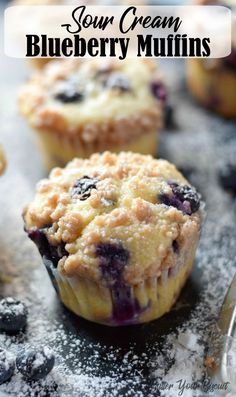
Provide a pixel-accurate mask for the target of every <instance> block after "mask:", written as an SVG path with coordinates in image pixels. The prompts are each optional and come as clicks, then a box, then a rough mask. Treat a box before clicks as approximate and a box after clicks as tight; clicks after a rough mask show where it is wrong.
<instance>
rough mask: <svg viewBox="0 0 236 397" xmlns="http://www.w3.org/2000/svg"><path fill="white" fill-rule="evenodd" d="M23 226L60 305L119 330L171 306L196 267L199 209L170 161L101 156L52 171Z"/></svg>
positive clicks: (196, 198)
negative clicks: (48, 276)
mask: <svg viewBox="0 0 236 397" xmlns="http://www.w3.org/2000/svg"><path fill="white" fill-rule="evenodd" d="M24 222H25V230H26V232H27V233H28V236H29V237H30V239H31V240H33V242H34V243H35V244H36V245H37V247H38V249H39V252H40V254H41V256H42V258H43V262H44V264H45V266H46V268H47V270H48V273H49V275H50V277H51V280H52V282H53V285H54V287H55V289H56V291H57V292H58V294H59V296H60V299H61V300H62V302H63V303H64V304H65V306H67V307H68V308H69V309H70V310H72V311H73V312H74V313H76V314H77V315H79V316H81V317H84V318H86V319H88V320H91V321H94V322H98V323H102V324H107V325H111V326H112V325H113V326H117V325H126V324H135V323H143V322H147V321H150V320H153V319H156V318H158V317H160V316H162V315H163V314H164V313H166V312H168V311H169V310H170V309H171V307H172V305H173V304H174V302H175V301H176V299H177V297H178V295H179V293H180V290H181V288H182V286H183V285H184V283H185V281H186V279H187V277H188V275H189V273H190V272H191V269H192V265H193V260H194V256H195V250H196V247H197V244H198V239H199V231H200V227H201V223H202V206H201V200H200V197H199V194H198V193H197V191H196V190H195V189H194V187H192V186H191V185H190V184H189V183H188V182H187V180H186V179H185V178H184V177H183V176H182V175H181V174H180V173H179V172H178V171H177V169H176V168H175V166H174V165H172V164H170V163H168V162H167V161H165V160H155V159H153V158H152V157H151V156H144V155H140V154H134V153H131V152H128V153H127V152H122V153H120V154H119V155H117V154H114V153H110V152H105V153H103V154H101V155H100V154H94V155H93V156H91V157H90V158H89V159H87V160H82V159H75V160H73V161H72V162H70V163H69V164H68V165H67V166H66V167H65V168H64V169H61V168H55V169H54V170H52V171H51V174H50V176H49V179H45V180H42V181H41V182H40V183H39V185H38V187H37V193H36V196H35V198H34V200H33V202H31V203H30V204H29V205H28V206H27V207H26V208H25V210H24Z"/></svg>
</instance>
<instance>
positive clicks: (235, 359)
mask: <svg viewBox="0 0 236 397" xmlns="http://www.w3.org/2000/svg"><path fill="white" fill-rule="evenodd" d="M235 320H236V275H235V276H234V278H233V280H232V282H231V284H230V287H229V289H228V291H227V294H226V296H225V299H224V302H223V305H222V308H221V311H220V314H219V318H218V321H217V325H216V330H217V333H218V336H219V337H220V343H218V344H217V346H215V340H212V341H211V353H212V355H213V357H214V359H215V360H216V362H217V365H215V366H214V365H213V366H212V367H211V368H208V373H209V375H210V376H211V377H212V378H214V380H216V381H217V382H229V383H230V389H232V390H234V391H235V390H236V335H235V328H236V324H235Z"/></svg>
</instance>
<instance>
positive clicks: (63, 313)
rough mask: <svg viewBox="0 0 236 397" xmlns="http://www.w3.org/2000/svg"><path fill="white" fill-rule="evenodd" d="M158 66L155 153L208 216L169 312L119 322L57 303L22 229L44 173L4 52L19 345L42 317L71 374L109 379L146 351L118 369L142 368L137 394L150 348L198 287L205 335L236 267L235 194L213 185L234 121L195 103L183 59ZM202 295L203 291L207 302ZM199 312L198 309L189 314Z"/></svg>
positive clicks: (1, 222) (6, 230) (5, 264)
mask: <svg viewBox="0 0 236 397" xmlns="http://www.w3.org/2000/svg"><path fill="white" fill-rule="evenodd" d="M162 63H164V71H165V74H166V80H167V82H168V85H169V86H170V91H171V102H172V105H173V106H174V114H175V123H174V125H175V127H174V128H172V129H171V130H169V131H165V132H164V133H163V134H162V137H161V148H160V151H159V155H160V156H161V157H164V158H167V159H169V160H170V161H173V162H174V163H176V165H177V166H179V167H180V168H181V169H183V170H184V173H186V175H187V174H188V175H190V180H191V182H192V183H193V184H194V185H195V186H196V188H197V189H198V190H199V192H200V193H201V194H202V196H203V198H204V200H205V201H206V205H207V212H208V217H207V221H206V223H205V226H204V229H203V233H202V239H201V244H200V247H199V251H198V255H197V260H196V265H195V268H194V271H193V273H192V275H191V277H190V278H189V280H188V282H187V284H186V286H185V288H184V290H183V292H182V294H181V297H180V298H179V300H178V303H177V305H176V306H175V308H174V309H173V311H172V312H171V313H169V314H168V315H166V316H164V317H163V318H161V319H159V320H157V321H154V322H152V323H150V324H145V325H140V326H132V327H128V328H121V329H120V328H119V329H116V328H107V327H103V326H99V325H95V324H92V323H89V322H87V321H84V320H82V319H79V318H76V317H75V316H73V315H72V314H70V313H69V312H68V311H67V310H66V309H65V308H64V307H62V305H61V304H60V303H59V301H58V300H57V298H56V295H55V292H54V290H53V288H52V286H51V284H50V280H49V278H48V276H47V273H46V270H45V269H44V267H43V265H42V264H41V260H40V257H39V255H38V253H37V251H36V248H35V246H34V245H33V244H32V242H31V241H30V240H29V239H28V238H27V236H26V234H25V233H24V231H23V222H22V220H21V211H22V208H23V206H24V205H25V204H26V203H27V202H28V201H29V200H31V199H32V197H33V195H34V188H35V183H36V182H37V181H38V180H39V179H41V178H42V177H45V176H46V171H45V169H44V168H43V166H42V163H41V158H40V155H39V152H38V150H37V146H36V144H35V142H34V136H33V134H32V133H31V131H30V130H29V129H28V128H27V127H26V125H25V123H24V121H23V120H22V119H21V118H20V117H19V116H18V114H17V110H16V92H17V90H18V88H19V85H20V84H21V83H22V82H24V80H25V79H26V77H27V75H28V73H29V69H28V68H27V65H26V64H25V62H24V61H20V60H15V59H8V58H6V57H3V56H1V80H2V81H1V97H0V119H1V131H0V141H1V142H2V143H3V145H4V148H5V150H6V155H7V160H8V168H7V170H6V173H5V174H4V176H2V177H1V178H0V208H1V209H0V211H1V216H0V265H1V268H0V272H1V279H2V281H1V284H0V291H1V295H3V296H6V295H13V296H15V297H18V298H20V299H23V300H24V301H26V302H27V303H28V305H29V308H30V313H29V325H28V330H27V332H26V334H25V335H24V336H23V337H22V340H21V341H23V342H24V341H27V343H30V342H32V343H35V340H36V339H37V341H40V333H39V334H38V335H37V337H35V322H36V319H37V321H39V320H40V319H42V322H43V321H45V322H47V326H48V333H49V334H50V324H53V326H55V324H61V327H62V328H63V335H64V334H66V335H67V343H66V344H65V347H63V346H64V345H63V343H61V341H60V336H59V337H58V335H57V337H56V338H52V339H51V341H50V338H49V342H48V343H49V344H51V347H52V348H54V347H55V348H57V350H58V349H59V348H58V346H59V345H60V343H61V346H60V351H61V354H62V355H64V357H65V361H66V362H67V365H68V367H69V368H70V369H71V370H72V372H73V371H74V370H75V369H76V366H78V360H79V362H80V367H81V368H82V371H83V372H84V373H86V374H88V375H95V376H105V375H108V376H109V375H111V376H112V375H113V374H114V371H117V374H118V373H119V367H120V363H121V362H123V358H124V356H125V354H126V353H127V352H129V351H130V349H132V352H133V353H134V354H137V356H138V357H141V356H142V354H143V353H145V354H146V356H145V358H142V359H141V358H140V360H139V359H138V360H137V363H136V364H133V365H132V370H131V372H129V371H128V366H127V372H126V373H124V372H123V373H121V374H120V377H121V379H124V378H127V379H128V380H129V379H133V378H134V377H135V376H136V375H137V374H139V371H141V373H142V378H141V379H142V380H141V381H140V380H139V381H137V382H136V383H135V386H132V392H131V395H132V396H136V395H137V392H141V391H142V392H143V393H144V395H150V396H151V395H155V396H158V395H159V393H158V387H157V386H156V385H155V381H154V380H153V379H151V378H150V377H149V372H150V368H149V367H150V362H151V360H152V358H153V357H154V356H155V354H156V349H157V346H159V348H160V349H162V340H164V339H163V338H164V337H165V335H167V334H168V333H169V332H170V330H175V329H176V328H177V327H178V326H181V325H183V324H185V323H187V322H188V320H189V319H190V318H191V316H192V315H193V314H194V313H195V309H196V307H197V305H198V304H199V302H200V301H201V297H202V294H205V295H204V296H205V298H204V299H205V301H204V303H203V307H204V310H206V311H207V318H206V319H205V324H202V318H200V317H199V328H203V327H204V329H206V331H204V332H206V333H207V332H208V331H207V328H208V326H209V325H210V324H211V323H212V322H213V321H214V320H215V318H216V315H217V311H218V309H219V307H220V305H221V303H222V299H223V296H224V293H225V290H226V288H227V286H228V284H229V281H230V279H231V278H232V275H233V273H234V271H235V270H234V269H235V263H234V258H235V256H236V228H235V224H236V211H235V210H236V206H235V203H236V200H235V198H234V196H232V195H231V194H229V193H228V192H225V191H224V190H223V189H222V188H221V186H220V185H219V183H218V179H217V164H218V162H219V161H221V160H224V159H226V158H227V157H228V155H229V153H231V152H232V151H233V150H235V149H236V125H235V123H234V122H232V121H228V120H223V119H221V118H220V117H218V116H216V115H214V114H212V113H209V112H207V111H205V110H204V109H201V108H200V107H199V106H198V105H197V104H196V103H195V102H194V101H193V100H192V99H191V98H190V96H189V94H188V93H187V91H186V88H185V84H184V63H183V62H182V61H179V60H178V61H173V60H167V61H165V62H162ZM188 175H187V176H188ZM206 267H208V269H206ZM204 268H205V270H204ZM210 269H211V270H210ZM209 286H211V288H209ZM206 295H207V296H208V295H209V297H208V299H209V302H211V304H210V303H209V305H208V303H207V299H206ZM204 305H205V306H204ZM197 313H198V311H196V316H197V315H198V314H197ZM194 315H195V314H194ZM196 321H198V318H197V317H196ZM53 326H52V327H53ZM196 328H197V327H196ZM31 338H32V340H31ZM44 339H45V335H44V334H42V343H44ZM76 339H78V340H80V341H81V343H82V345H83V349H79V348H78V355H77V359H76V360H75V359H74V358H73V359H71V358H70V356H68V357H66V355H67V353H68V352H69V351H71V349H73V353H74V354H76V347H74V341H75V340H76ZM157 343H158V345H157ZM54 344H55V346H54ZM94 351H97V352H98V354H97V356H96V357H94V360H93V362H92V363H91V365H89V364H88V363H89V362H90V361H89V358H90V357H92V356H93V354H94ZM111 352H113V355H111V354H110V353H111ZM108 353H109V355H108ZM110 357H113V359H111V358H110ZM72 389H73V387H72ZM128 389H129V386H128V383H127V386H126V387H124V388H123V389H121V390H120V392H119V395H125V393H126V391H127V390H128ZM70 393H71V394H70V395H77V394H76V392H74V393H75V394H73V390H72V391H71V392H70ZM132 393H133V394H132ZM13 395H15V394H13ZM48 395H51V394H50V393H49V394H48ZM56 395H60V394H56ZM91 395H92V394H91ZM104 395H105V394H104ZM107 395H108V394H107Z"/></svg>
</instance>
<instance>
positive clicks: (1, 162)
mask: <svg viewBox="0 0 236 397" xmlns="http://www.w3.org/2000/svg"><path fill="white" fill-rule="evenodd" d="M5 166H6V159H5V155H4V152H3V149H2V146H1V145H0V175H1V174H2V173H3V171H4V169H5Z"/></svg>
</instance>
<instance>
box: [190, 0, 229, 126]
mask: <svg viewBox="0 0 236 397" xmlns="http://www.w3.org/2000/svg"><path fill="white" fill-rule="evenodd" d="M198 4H206V5H211V4H212V5H216V4H219V5H224V6H227V7H230V8H231V10H232V16H233V19H232V21H233V28H232V52H231V54H230V55H229V56H228V57H226V58H219V59H188V61H187V80H188V86H189V89H190V91H191V92H192V94H193V95H194V96H195V97H196V98H197V99H198V100H199V101H200V102H201V103H202V104H203V105H204V106H206V107H207V108H209V109H211V110H214V111H216V112H218V113H220V114H221V115H222V116H225V117H231V118H235V117H236V3H235V1H232V0H231V1H230V0H220V1H217V0H214V1H211V0H198Z"/></svg>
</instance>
